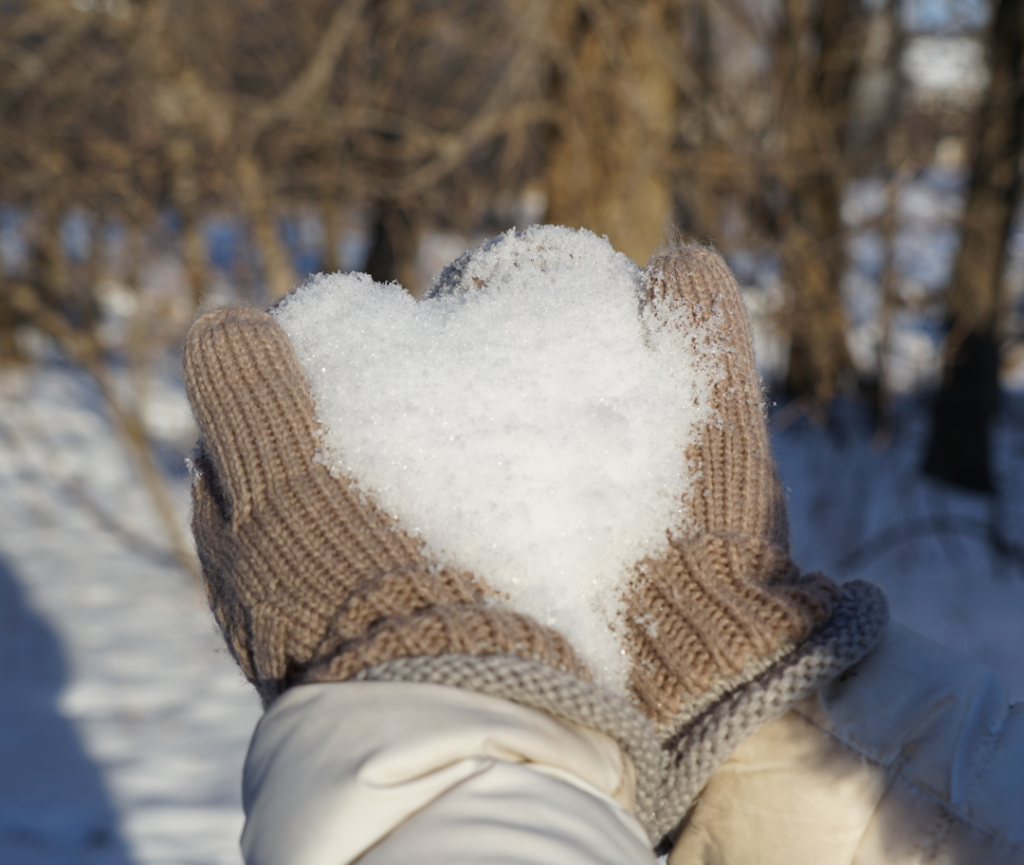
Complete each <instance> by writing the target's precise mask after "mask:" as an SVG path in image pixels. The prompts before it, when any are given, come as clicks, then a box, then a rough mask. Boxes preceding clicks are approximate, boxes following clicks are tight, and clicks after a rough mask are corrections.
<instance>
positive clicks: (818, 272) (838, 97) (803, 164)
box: [778, 0, 864, 405]
mask: <svg viewBox="0 0 1024 865" xmlns="http://www.w3.org/2000/svg"><path fill="white" fill-rule="evenodd" d="M780 36H781V38H780V44H779V46H778V54H779V56H780V58H781V63H780V73H781V81H780V84H781V86H782V88H783V93H782V94H781V99H780V102H781V105H780V108H781V111H780V118H779V120H780V122H781V124H782V127H783V135H784V138H785V161H786V162H788V165H787V166H785V167H784V169H783V184H784V186H786V187H788V188H787V189H786V194H785V198H786V201H787V203H786V204H784V205H783V207H784V208H785V211H784V212H783V213H781V214H780V219H779V226H778V228H779V231H780V235H781V238H780V239H781V256H782V270H783V277H784V279H785V282H786V285H787V286H788V291H789V303H788V308H787V314H788V317H789V322H790V328H791V333H792V342H791V348H790V358H789V372H788V375H787V381H786V391H787V393H789V394H790V395H792V396H809V397H811V398H813V400H814V401H815V402H816V403H818V404H819V405H827V404H828V403H829V402H830V401H831V400H832V398H833V397H834V396H835V393H836V388H837V384H838V380H839V378H840V376H841V374H842V373H843V372H844V371H845V370H847V369H849V368H850V359H849V355H848V352H847V349H846V342H845V329H846V316H845V313H844V310H843V302H842V296H841V294H840V288H839V286H840V280H841V278H842V275H843V272H844V270H845V267H846V256H845V250H844V246H843V237H842V234H843V232H842V221H841V219H840V216H839V206H840V201H841V195H842V191H843V187H844V185H845V176H844V172H843V150H844V146H845V138H846V125H847V119H848V115H849V111H850V107H851V102H852V98H851V97H852V93H853V82H854V78H855V76H856V72H857V68H858V63H859V60H860V56H861V52H862V47H863V39H864V20H863V15H862V13H861V11H860V8H859V4H858V3H857V2H856V0H828V2H824V0H821V2H818V3H816V4H815V3H812V2H811V0H787V2H786V3H785V7H784V23H783V28H782V31H781V34H780ZM813 46H817V50H816V51H815V50H814V47H813ZM812 52H813V53H812ZM808 166H812V168H808Z"/></svg>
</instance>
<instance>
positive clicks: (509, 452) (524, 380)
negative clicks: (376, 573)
mask: <svg viewBox="0 0 1024 865" xmlns="http://www.w3.org/2000/svg"><path fill="white" fill-rule="evenodd" d="M642 277H643V272H642V271H641V270H640V269H639V268H638V267H637V266H636V265H635V264H634V263H633V262H632V261H631V260H629V259H628V258H626V257H625V256H624V255H622V254H621V253H617V252H615V251H614V250H613V249H612V247H611V245H610V244H609V243H608V241H607V240H606V239H601V238H598V237H597V236H595V235H594V234H591V233H590V232H587V231H572V230H570V229H566V228H559V227H552V226H535V227H533V228H530V229H528V230H526V231H524V232H520V233H516V232H514V231H510V232H508V233H506V234H504V235H501V236H499V237H497V238H495V239H493V240H491V241H489V242H488V243H487V244H485V245H484V246H483V247H480V248H479V249H475V250H471V251H470V252H468V253H466V254H465V255H464V256H462V257H461V258H459V259H458V260H457V261H456V262H454V263H453V264H452V265H450V266H449V267H448V268H447V269H446V270H445V271H444V272H443V273H442V274H441V276H440V277H439V278H438V279H437V280H436V282H435V285H434V289H433V291H432V292H431V293H430V295H429V296H428V297H427V298H426V299H424V300H422V301H416V300H414V299H413V298H412V297H411V296H410V295H408V294H407V293H406V292H405V291H403V290H402V288H401V287H400V286H399V285H397V284H393V283H392V284H388V285H380V284H376V283H374V282H373V281H372V280H371V279H370V277H369V276H367V275H365V274H348V275H341V274H333V275H322V274H321V275H319V276H316V277H313V278H312V279H311V280H310V281H309V282H308V283H306V284H305V285H304V286H303V287H302V288H300V289H299V290H298V291H297V292H295V293H294V294H293V295H291V296H289V297H288V298H287V299H286V300H285V301H283V302H282V303H281V304H279V305H278V306H277V308H276V309H275V310H274V315H275V316H276V317H277V319H278V321H279V322H280V323H281V325H282V326H283V327H284V329H285V331H286V332H287V334H288V336H289V338H290V339H291V342H292V344H293V346H294V348H295V351H296V353H297V355H298V358H299V361H300V363H301V364H302V366H303V369H304V370H305V371H306V373H307V376H308V380H309V384H310V388H311V392H312V394H313V398H314V400H315V403H316V407H317V413H318V417H319V420H320V423H321V425H322V429H323V439H322V451H321V454H320V458H321V459H322V460H323V461H324V463H325V464H326V465H327V466H328V467H329V468H330V470H331V472H332V473H334V474H339V473H344V474H346V475H348V476H350V477H352V478H353V479H354V480H355V481H356V483H357V484H358V485H359V486H360V487H361V488H362V489H363V490H364V491H366V492H367V493H368V494H369V495H371V496H372V497H373V499H374V500H375V501H376V502H377V503H378V504H379V505H380V506H381V507H382V508H383V509H384V510H386V511H387V512H388V513H390V514H392V515H393V516H394V517H395V518H396V519H398V521H399V523H400V524H401V525H402V526H403V527H404V528H405V529H406V530H407V531H408V532H410V533H412V534H414V535H417V536H419V537H421V538H422V540H423V541H424V543H425V544H426V547H427V550H428V552H429V554H430V555H431V556H432V557H433V558H434V559H435V560H436V561H437V562H439V563H450V564H453V565H456V566H458V567H461V568H465V569H467V570H469V571H471V572H473V573H474V574H476V575H477V576H478V577H480V578H482V579H484V580H485V581H486V582H487V584H488V585H490V586H491V587H492V588H493V589H495V590H496V591H497V592H499V593H501V594H502V595H503V596H504V597H505V598H506V599H507V601H508V602H509V603H510V604H511V605H512V606H513V607H514V608H515V609H517V610H520V611H521V612H524V613H526V614H528V615H531V616H533V617H534V618H535V619H536V620H538V621H540V622H542V623H544V624H547V625H550V626H552V627H555V628H557V629H559V630H560V631H561V632H562V633H563V634H564V635H565V636H567V637H568V638H569V640H570V641H571V642H572V643H573V645H574V646H575V648H576V649H577V651H578V652H579V653H580V655H581V656H582V657H583V659H584V660H585V661H586V662H587V663H588V665H589V666H590V668H591V671H592V672H593V674H594V676H595V678H597V680H598V681H600V682H601V683H603V684H606V685H608V686H610V687H616V688H623V687H624V686H625V682H626V677H627V674H628V661H627V658H626V656H625V653H624V651H623V648H622V645H621V643H620V635H621V633H622V628H621V627H620V626H619V625H620V622H619V620H620V616H621V604H622V600H621V598H622V594H623V590H624V589H625V587H626V585H627V583H628V580H629V579H630V577H631V573H632V565H633V564H634V563H635V562H636V561H637V560H638V559H640V558H641V557H643V556H644V555H657V554H658V553H659V552H661V551H662V550H664V548H665V545H666V544H667V541H668V536H669V534H670V533H671V532H672V531H673V530H675V529H678V528H679V527H680V524H681V520H682V515H681V509H682V501H683V498H684V496H685V494H686V492H687V489H688V478H687V475H686V472H685V458H684V454H685V450H686V447H687V444H688V442H689V441H690V439H691V436H692V434H693V430H694V429H695V426H696V425H697V424H698V423H701V422H707V420H708V418H707V416H706V414H705V413H704V412H705V411H706V410H705V409H704V408H698V406H701V407H703V406H706V404H707V400H705V399H702V398H700V397H701V394H702V393H706V392H707V390H708V389H709V388H710V386H711V384H712V377H713V372H712V368H713V363H711V362H709V359H707V358H704V357H701V356H698V355H697V354H696V353H695V352H694V351H693V349H692V345H693V343H694V341H693V340H692V334H689V335H687V334H686V333H685V332H684V331H682V330H680V326H679V322H680V321H681V320H682V319H680V318H679V316H682V315H685V310H684V309H682V308H679V309H676V310H659V312H658V315H657V317H655V315H654V314H653V312H652V310H650V309H645V308H643V282H642ZM698 342H699V341H698Z"/></svg>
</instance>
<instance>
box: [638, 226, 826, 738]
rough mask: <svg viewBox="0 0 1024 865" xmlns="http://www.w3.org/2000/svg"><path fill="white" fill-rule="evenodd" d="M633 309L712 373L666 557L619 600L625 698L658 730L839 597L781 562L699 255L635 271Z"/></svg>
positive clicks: (709, 259) (780, 512) (771, 510)
mask: <svg viewBox="0 0 1024 865" xmlns="http://www.w3.org/2000/svg"><path fill="white" fill-rule="evenodd" d="M645 279H646V284H647V290H648V296H647V299H646V302H647V303H648V304H649V305H650V306H651V308H652V309H653V311H654V314H655V315H656V316H659V317H667V316H668V315H669V314H671V315H672V319H673V320H675V321H678V320H679V318H680V316H681V317H682V320H683V322H684V324H683V325H680V329H679V334H678V338H679V339H681V340H685V341H686V342H687V343H689V349H690V350H691V351H693V352H697V353H700V354H703V355H706V356H708V355H710V357H712V358H713V359H714V362H715V364H716V368H717V369H718V370H720V374H719V376H718V378H717V380H716V381H715V383H714V385H713V389H712V392H711V394H710V401H711V405H710V408H711V409H712V417H711V421H710V423H708V424H707V425H706V426H704V427H703V428H702V429H700V430H699V431H698V434H697V436H696V437H695V440H694V443H693V444H692V445H691V446H690V448H689V450H688V452H687V454H686V470H687V471H688V472H689V474H690V476H691V478H692V487H691V492H690V494H689V496H688V497H687V499H686V501H685V502H684V516H683V519H682V521H681V525H680V526H679V527H678V528H677V529H676V531H675V532H674V533H672V536H671V541H670V548H669V550H668V552H667V553H666V554H665V555H663V556H661V557H659V558H657V559H650V558H648V559H645V560H644V561H642V562H640V563H639V564H638V565H637V568H636V574H635V578H634V580H633V584H632V586H631V588H630V590H629V593H628V607H627V609H628V612H627V641H626V642H627V648H628V651H629V652H630V654H631V657H632V662H633V663H632V667H631V676H630V688H631V690H632V692H633V694H634V695H635V697H636V698H637V700H638V701H639V704H640V705H641V706H642V708H643V710H644V711H645V712H646V714H647V715H648V716H649V717H651V718H652V719H653V720H654V721H655V722H656V723H657V724H658V725H659V726H660V727H661V728H662V729H668V728H670V727H671V726H674V725H675V724H677V723H678V721H677V718H678V716H679V714H680V712H682V711H683V710H684V707H685V706H686V705H687V704H688V703H691V702H693V701H694V700H697V699H698V698H700V696H701V695H702V694H705V693H706V692H708V691H709V690H710V689H712V688H713V687H714V686H715V685H716V683H719V682H721V681H723V680H735V678H736V677H737V675H738V674H740V673H741V671H744V670H747V669H748V668H750V664H751V662H752V661H755V660H756V659H764V658H769V657H776V656H779V655H781V654H784V653H786V652H788V651H790V650H792V649H793V648H794V647H795V646H796V645H797V644H798V643H799V642H800V641H801V640H803V639H805V638H806V637H807V636H808V635H809V634H810V633H811V632H812V631H813V630H814V628H815V627H817V626H819V625H821V624H822V623H824V622H825V621H827V620H828V619H829V617H830V616H831V615H832V611H833V609H834V607H835V604H836V603H837V602H838V600H839V589H838V588H837V587H836V586H835V585H834V584H833V583H832V582H831V580H829V579H828V578H826V577H825V576H823V575H822V574H810V575H806V576H802V575H801V574H800V572H799V570H798V569H797V568H796V566H795V565H794V564H793V562H792V560H791V559H790V557H789V548H788V533H789V529H788V524H787V521H786V510H785V502H784V500H783V497H782V493H781V490H780V487H779V482H778V478H777V476H776V473H775V467H774V463H773V461H772V456H771V450H770V446H769V441H768V433H767V428H766V424H765V418H764V410H763V399H762V394H761V388H760V383H759V380H758V376H757V370H756V367H755V365H754V348H753V338H752V336H751V333H750V326H749V323H748V321H747V316H746V312H745V310H744V308H743V301H742V298H741V297H740V292H739V287H738V286H737V284H736V280H735V279H734V278H733V275H732V273H731V271H730V270H729V268H728V266H727V265H726V264H725V262H724V261H723V260H722V258H721V257H720V256H719V255H718V254H717V253H715V252H713V251H712V250H709V249H706V248H704V247H700V246H679V247H676V248H674V249H671V250H669V251H667V252H663V253H661V254H659V255H657V256H655V257H654V258H653V259H652V260H651V262H650V263H649V264H648V267H647V271H646V275H645Z"/></svg>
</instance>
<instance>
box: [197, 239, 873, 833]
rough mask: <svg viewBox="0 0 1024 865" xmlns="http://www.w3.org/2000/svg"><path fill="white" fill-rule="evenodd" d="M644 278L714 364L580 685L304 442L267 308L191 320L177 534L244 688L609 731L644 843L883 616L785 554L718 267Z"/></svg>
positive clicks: (761, 430) (529, 626) (671, 261)
mask: <svg viewBox="0 0 1024 865" xmlns="http://www.w3.org/2000/svg"><path fill="white" fill-rule="evenodd" d="M532 231H534V235H533V236H534V237H541V238H542V236H543V229H536V230H532ZM487 254H488V252H487V247H484V248H481V249H480V250H476V251H472V252H470V253H468V254H467V256H464V257H463V258H462V259H460V260H459V261H457V262H455V263H454V264H453V265H452V266H451V268H450V269H449V271H447V273H446V274H445V275H443V276H442V278H441V281H440V291H441V292H444V291H460V290H473V288H474V287H475V284H476V283H478V282H479V274H480V273H481V267H480V265H481V264H483V265H486V257H487ZM483 271H486V267H483ZM644 278H645V284H646V287H647V290H648V291H647V297H646V300H645V302H646V303H647V304H648V305H650V306H651V308H652V309H653V312H654V314H655V315H656V316H659V315H662V314H664V315H666V316H667V315H668V313H669V311H670V310H674V309H675V308H676V307H678V306H680V305H682V306H683V307H685V316H684V318H683V321H684V322H690V324H691V325H692V326H686V327H680V329H679V332H678V335H677V338H678V339H679V340H681V341H683V342H684V343H685V342H687V341H690V342H692V341H694V340H696V341H699V342H700V345H697V346H694V348H695V350H701V351H705V352H706V351H711V352H713V353H714V354H715V356H716V357H717V358H718V359H719V363H720V366H721V375H720V377H719V378H718V380H717V382H716V383H715V385H714V387H713V390H712V400H713V406H712V409H713V413H712V415H711V419H710V422H709V423H707V425H706V426H705V427H704V428H703V429H702V430H700V431H699V435H698V436H697V439H696V442H695V444H694V446H693V447H692V448H691V450H690V451H689V452H688V453H687V454H686V461H687V465H686V470H687V471H690V472H691V473H693V476H694V483H693V485H692V486H691V493H690V495H689V496H688V498H687V500H686V501H685V502H684V513H683V520H682V523H681V525H679V526H677V527H676V528H675V530H674V532H673V533H672V541H671V544H670V547H669V548H668V551H667V552H666V553H665V554H664V555H662V556H659V557H657V558H655V559H645V560H643V561H641V562H639V563H637V566H636V568H635V572H634V574H633V577H632V579H631V581H630V582H629V584H628V585H627V586H626V587H625V593H624V609H625V625H626V627H625V633H624V635H623V645H624V648H625V650H626V651H627V652H628V655H629V658H630V662H631V668H630V669H631V672H630V676H629V693H628V694H608V693H607V692H605V691H604V690H602V689H599V688H597V687H596V686H594V685H592V684H589V678H590V677H589V674H588V673H587V670H586V669H585V667H584V666H583V664H581V663H580V661H579V660H578V658H577V656H576V654H575V653H574V651H573V649H572V647H570V646H569V644H568V643H567V641H566V640H565V639H564V638H563V637H562V636H561V635H560V634H559V633H558V632H557V631H555V630H553V629H551V628H548V627H544V626H542V625H540V624H538V623H537V622H535V621H534V620H533V619H531V618H529V617H528V616H525V615H523V614H522V613H519V612H516V611H515V610H514V609H512V608H510V606H509V605H508V604H507V603H504V602H503V599H501V598H499V597H498V595H497V593H496V592H494V591H493V590H491V589H490V587H489V586H488V585H487V583H486V575H479V574H477V575H471V574H467V573H465V572H462V571H459V570H457V569H454V568H451V567H440V566H438V564H437V563H434V562H431V561H429V559H428V557H427V555H426V554H425V552H424V548H423V547H422V545H421V544H420V543H418V542H417V541H416V540H414V539H413V538H411V537H410V536H409V535H408V534H406V533H405V532H403V531H402V530H401V529H400V528H399V527H398V526H397V525H396V524H395V523H394V522H393V521H392V520H391V519H390V518H388V517H387V516H385V515H384V514H383V513H381V511H380V510H379V509H378V508H377V507H376V506H375V505H374V503H373V501H372V500H371V499H369V498H368V497H367V496H366V494H365V493H364V492H363V491H361V490H358V489H356V488H355V487H354V485H353V484H352V482H351V481H350V480H349V479H347V478H344V477H340V478H334V477H332V476H331V475H330V474H329V473H328V471H327V469H326V468H325V467H324V466H323V465H322V464H321V463H319V462H318V461H317V460H315V459H314V456H315V453H316V450H317V447H318V423H317V418H316V413H315V408H314V405H313V402H312V400H311V398H310V396H309V391H308V389H307V386H306V381H305V378H304V375H303V371H302V369H301V368H300V365H299V363H298V361H297V359H296V357H295V353H294V351H293V350H292V347H291V345H290V343H289V341H288V338H287V336H286V335H285V333H284V332H283V331H282V329H281V328H280V326H279V325H278V324H277V323H276V322H275V321H274V320H273V318H272V317H271V316H269V315H266V314H264V313H258V312H253V311H248V310H240V309H228V310H220V311H217V312H214V313H211V314H209V315H207V316H205V317H203V318H201V319H200V320H199V321H197V322H196V324H195V325H194V326H193V328H192V331H191V332H190V334H189V338H188V341H187V345H186V352H185V376H186V387H187V390H188V395H189V399H190V401H191V403H192V406H193V411H194V413H195V415H196V419H197V422H198V424H199V428H200V434H201V441H200V446H199V449H198V452H197V456H196V458H195V461H194V466H195V471H194V477H195V480H194V487H193V501H194V505H193V507H194V510H193V533H194V535H195V538H196V545H197V549H198V551H199V555H200V560H201V562H202V566H203V575H204V580H205V583H206V587H207V592H208V596H209V599H210V603H211V607H212V608H213V611H214V614H215V616H216V618H217V621H218V624H219V625H220V627H221V629H222V631H223V633H224V635H225V638H226V640H227V642H228V645H229V647H230V648H231V651H232V653H233V655H234V656H235V658H236V659H237V661H238V663H239V664H240V666H241V667H242V669H243V671H244V672H245V674H246V676H247V677H248V678H249V680H250V681H251V682H252V683H253V684H254V685H255V686H256V688H257V690H258V691H259V693H260V695H261V697H262V698H263V700H264V703H265V704H269V703H270V702H271V701H272V700H273V699H274V698H275V697H276V696H277V695H279V694H280V693H281V692H283V691H284V690H285V689H286V688H288V687H289V686H291V685H293V684H301V683H304V682H317V681H319V682H322V681H345V680H349V679H353V678H369V679H399V680H412V681H426V682H434V683H438V684H448V685H456V686H459V687H465V688H470V689H472V690H477V691H481V692H484V693H488V694H490V695H492V696H500V697H504V698H507V699H512V700H514V701H517V702H521V703H523V704H525V705H528V706H532V707H534V708H540V709H543V710H545V711H548V712H550V713H551V714H554V715H556V716H557V717H560V718H563V719H566V720H570V721H573V722H576V723H580V724H583V725H585V726H590V727H592V728H594V729H598V730H600V731H602V732H606V733H608V734H610V735H612V736H613V737H614V738H616V739H617V740H618V741H619V742H620V744H622V745H623V747H624V749H625V750H626V752H627V753H628V754H629V755H630V757H631V758H632V759H633V761H634V763H635V764H636V768H637V773H638V776H639V782H640V788H639V790H638V800H637V806H638V813H637V816H638V817H639V819H640V820H641V821H642V822H643V823H644V824H645V826H646V828H647V830H648V832H649V834H650V835H651V838H652V841H655V842H656V841H657V840H659V839H660V838H661V837H662V835H664V834H665V833H667V832H670V831H671V830H672V828H673V827H674V826H675V825H676V824H677V823H678V822H679V820H680V819H681V818H682V816H683V815H684V814H685V813H686V810H687V809H688V807H689V806H690V804H692V801H693V798H694V796H695V795H696V793H697V792H698V791H699V789H700V787H701V786H702V785H703V783H704V780H706V777H707V775H708V774H710V772H711V771H712V769H713V768H714V766H715V765H716V764H717V763H718V762H719V761H721V760H722V759H724V758H725V757H726V756H727V755H728V753H729V751H731V749H732V748H733V747H735V745H736V744H738V742H739V741H740V740H741V739H742V738H744V737H745V736H746V735H748V734H749V733H751V732H753V731H754V730H755V729H756V728H757V727H758V726H760V725H761V724H762V723H764V722H766V721H768V720H771V719H772V718H774V717H777V716H778V715H781V714H782V713H783V712H785V711H786V709H787V708H788V707H789V705H791V704H792V703H793V702H795V701H796V700H798V699H801V698H802V697H804V696H806V695H807V694H808V693H810V692H811V691H813V690H814V689H815V688H817V687H818V686H819V685H820V684H822V683H824V682H825V681H827V680H828V679H829V678H831V677H832V676H834V675H836V674H837V673H838V672H840V671H841V670H842V669H844V668H845V667H846V666H849V665H850V664H852V663H854V662H855V661H857V660H858V659H859V658H860V657H861V656H862V655H863V654H864V653H865V652H866V651H867V650H868V649H869V648H870V647H871V645H873V644H874V642H875V641H876V639H877V638H878V636H879V634H880V631H881V627H882V624H883V623H884V620H885V611H884V601H883V600H882V599H881V597H880V594H879V593H878V592H877V590H873V589H871V588H870V587H867V586H866V585H865V584H849V585H848V587H847V588H846V589H845V591H844V592H840V590H839V589H838V588H837V587H835V586H834V585H833V584H832V583H831V582H830V581H828V580H827V579H826V578H824V577H823V576H821V575H812V576H810V577H806V578H803V577H801V576H800V575H799V572H798V570H797V569H796V567H795V566H794V565H793V563H792V561H791V560H790V558H789V554H788V544H787V527H786V521H785V509H784V504H783V501H782V497H781V494H780V491H779V487H778V482H777V479H776V477H775V473H774V468H773V465H772V461H771V456H770V451H769V447H768V440H767V433H766V429H765V424H764V417H763V409H762V404H761V393H760V389H759V386H758V382H757V376H756V371H755V368H754V365H753V351H752V344H751V338H750V331H749V326H748V324H747V321H746V316H745V314H744V311H743V307H742V302H741V299H740V296H739V293H738V289H737V286H736V283H735V280H734V279H733V277H732V275H731V273H730V272H729V270H728V268H727V267H726V265H725V264H724V262H723V261H722V260H721V258H720V257H719V256H717V255H716V254H715V253H713V252H711V251H709V250H706V249H703V248H700V247H679V248H676V249H673V250H670V251H668V252H666V253H663V254H661V255H658V256H656V257H655V258H654V259H653V260H652V261H651V263H650V264H649V266H648V268H647V271H646V274H645V277H644ZM672 319H673V320H678V317H677V316H675V315H673V316H672ZM630 703H631V704H632V707H633V708H631V706H630V705H629V704H630ZM637 709H639V710H641V711H637ZM641 712H642V713H643V714H641Z"/></svg>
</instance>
